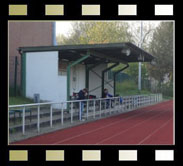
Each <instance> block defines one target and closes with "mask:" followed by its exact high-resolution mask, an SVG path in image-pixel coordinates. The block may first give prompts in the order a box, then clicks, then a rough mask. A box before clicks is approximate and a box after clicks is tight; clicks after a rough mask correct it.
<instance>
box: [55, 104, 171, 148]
mask: <svg viewBox="0 0 183 166" xmlns="http://www.w3.org/2000/svg"><path fill="white" fill-rule="evenodd" d="M161 104H162V103H161ZM167 105H170V103H167V104H165V105H162V106H160V107H158V109H160V108H162V107H166V106H167ZM155 106H156V105H155ZM156 109H157V108H155V109H151V110H149V111H147V112H143V113H140V114H135V115H133V116H130V117H128V118H125V119H122V120H119V121H115V122H112V123H110V124H107V125H105V126H102V127H100V128H97V129H94V130H90V131H87V132H84V133H81V134H78V135H75V136H73V137H69V138H66V139H63V140H61V141H58V142H55V143H53V144H52V145H55V144H60V143H63V142H65V141H69V140H72V139H74V138H77V137H80V136H83V135H87V134H90V133H92V132H95V131H98V130H101V129H104V128H107V127H109V126H112V125H115V124H118V123H120V122H123V121H127V120H129V119H133V118H134V117H136V116H137V117H138V116H139V115H140V116H141V115H143V114H146V113H149V112H151V111H154V110H156Z"/></svg>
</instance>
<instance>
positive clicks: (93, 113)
mask: <svg viewBox="0 0 183 166" xmlns="http://www.w3.org/2000/svg"><path fill="white" fill-rule="evenodd" d="M93 107H94V108H93V118H94V119H95V100H93Z"/></svg>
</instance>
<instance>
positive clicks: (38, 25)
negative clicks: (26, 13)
mask: <svg viewBox="0 0 183 166" xmlns="http://www.w3.org/2000/svg"><path fill="white" fill-rule="evenodd" d="M8 38H9V84H10V86H13V85H14V69H15V66H14V62H15V56H18V62H19V65H18V69H17V85H18V86H20V83H21V75H20V73H21V59H20V54H19V53H18V51H17V49H18V47H23V46H50V45H52V22H9V36H8Z"/></svg>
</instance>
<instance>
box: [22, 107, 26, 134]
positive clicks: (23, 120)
mask: <svg viewBox="0 0 183 166" xmlns="http://www.w3.org/2000/svg"><path fill="white" fill-rule="evenodd" d="M22 133H23V135H24V134H25V107H23V113H22Z"/></svg>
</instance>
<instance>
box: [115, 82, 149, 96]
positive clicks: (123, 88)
mask: <svg viewBox="0 0 183 166" xmlns="http://www.w3.org/2000/svg"><path fill="white" fill-rule="evenodd" d="M116 93H117V94H119V95H122V96H127V95H137V94H150V93H151V92H150V91H148V90H145V89H143V90H141V91H139V90H138V86H137V84H136V83H135V81H134V80H126V81H123V82H122V83H117V85H116Z"/></svg>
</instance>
